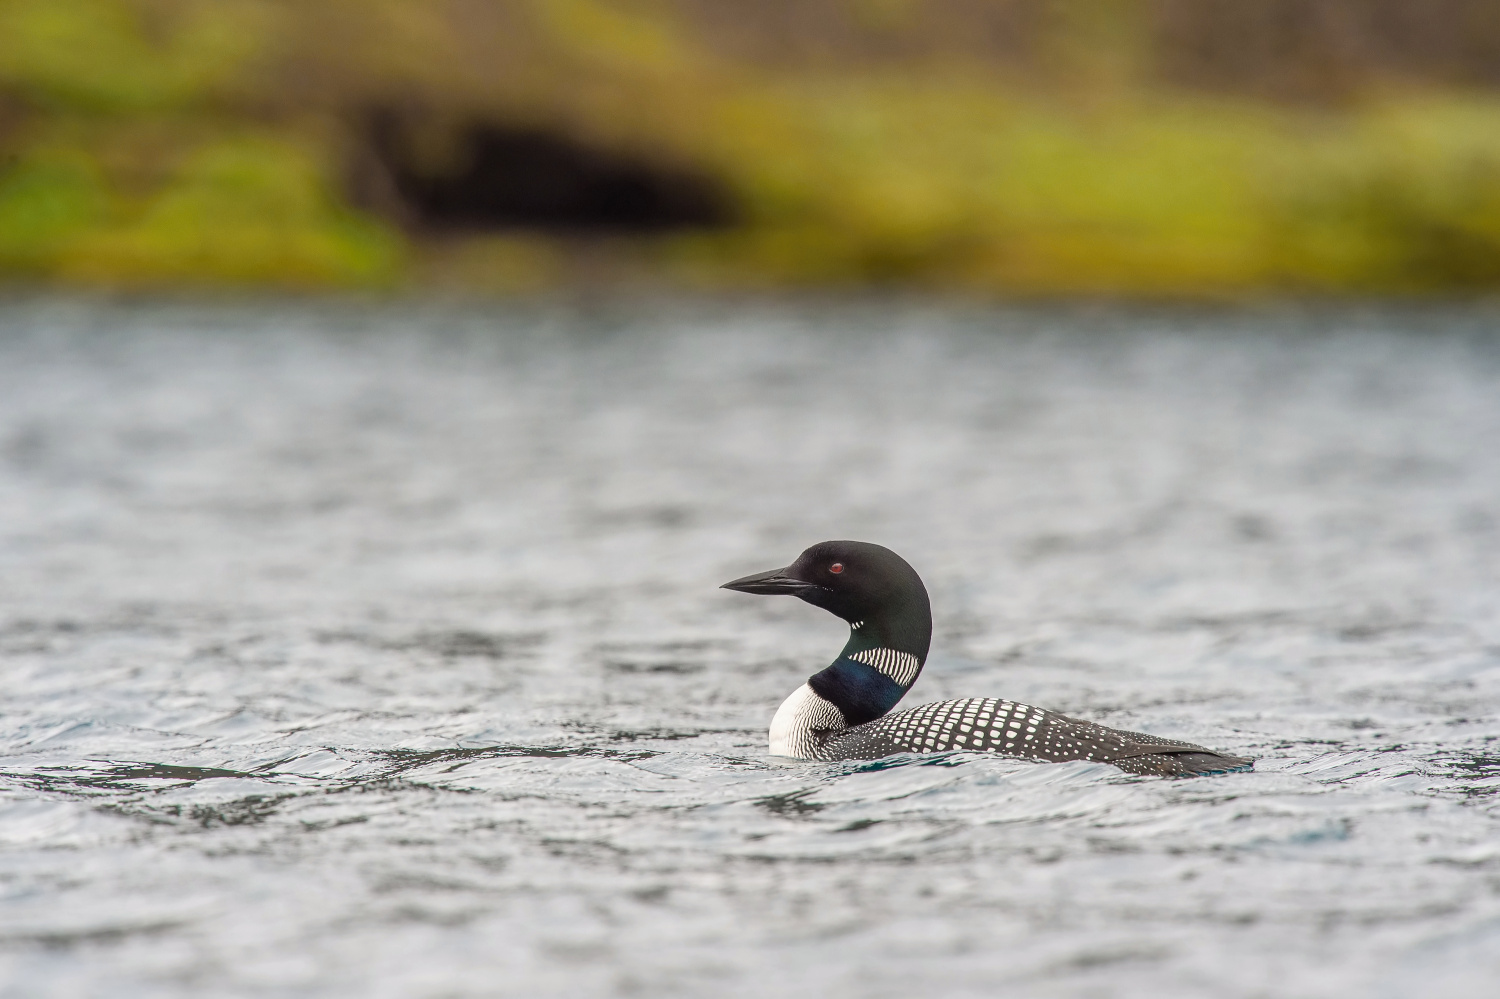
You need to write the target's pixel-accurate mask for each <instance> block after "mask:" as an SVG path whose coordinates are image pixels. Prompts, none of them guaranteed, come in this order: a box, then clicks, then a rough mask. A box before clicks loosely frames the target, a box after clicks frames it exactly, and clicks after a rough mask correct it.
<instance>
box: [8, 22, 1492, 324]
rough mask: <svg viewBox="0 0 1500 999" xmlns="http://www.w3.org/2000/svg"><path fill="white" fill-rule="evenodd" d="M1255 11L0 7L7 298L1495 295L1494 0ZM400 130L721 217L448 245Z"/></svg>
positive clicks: (466, 239)
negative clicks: (254, 291)
mask: <svg viewBox="0 0 1500 999" xmlns="http://www.w3.org/2000/svg"><path fill="white" fill-rule="evenodd" d="M1246 6H1247V5H1244V4H1241V3H1221V2H1217V0H1198V2H1196V3H1185V2H1183V0H1154V2H1153V0H1075V2H1071V3H1056V2H1046V0H1011V2H1006V0H992V2H988V3H986V2H981V0H970V2H963V0H947V2H929V3H922V4H918V3H916V2H914V0H801V2H800V3H792V2H790V0H758V2H756V3H749V2H744V0H701V2H693V0H510V2H502V0H496V2H492V3H488V4H483V3H460V2H457V0H451V2H439V0H0V157H3V158H0V276H3V277H8V278H10V279H11V280H14V281H30V282H61V283H72V284H85V285H95V286H103V287H129V288H137V287H178V286H184V285H188V286H191V285H208V286H224V285H248V286H266V287H291V288H299V287H301V288H320V287H376V288H391V287H421V286H427V285H445V284H446V285H457V286H462V287H476V288H496V289H515V288H534V287H542V286H546V285H548V284H551V283H556V282H566V281H570V280H646V281H656V282H666V283H670V284H673V285H679V286H694V287H746V286H761V287H784V286H796V285H803V286H828V285H866V284H902V285H910V286H918V287H931V288H942V289H962V290H980V291H995V292H1001V293H1011V294H1049V295H1050V294H1073V293H1097V294H1126V295H1152V296H1169V297H1178V296H1239V295H1245V294H1250V293H1258V292H1265V291H1276V292H1293V293H1307V292H1312V293H1317V292H1333V293H1432V292H1452V291H1462V290H1482V289H1493V288H1495V287H1500V91H1497V90H1496V89H1495V85H1496V83H1497V80H1494V79H1490V78H1488V77H1487V76H1486V73H1487V72H1488V71H1490V68H1491V67H1500V61H1497V59H1496V57H1497V56H1500V12H1495V13H1490V12H1489V11H1490V9H1491V8H1494V7H1495V5H1494V4H1493V3H1492V2H1491V3H1488V4H1486V3H1481V2H1466V0H1441V2H1439V0H1434V4H1433V5H1432V6H1429V5H1426V4H1422V5H1412V4H1409V3H1407V4H1406V7H1407V8H1410V9H1412V10H1415V9H1418V8H1420V9H1421V10H1422V12H1423V13H1422V16H1423V17H1424V18H1426V19H1428V20H1431V21H1433V22H1437V21H1442V24H1441V25H1438V24H1435V23H1434V24H1429V23H1428V20H1420V21H1410V16H1411V15H1410V11H1408V12H1407V13H1405V14H1403V13H1402V10H1401V8H1400V6H1399V4H1398V5H1393V4H1391V3H1387V2H1384V0H1347V2H1345V3H1342V4H1341V3H1338V2H1334V0H1323V2H1320V3H1312V2H1304V3H1301V4H1300V6H1299V5H1298V4H1297V3H1290V4H1289V3H1283V2H1279V0H1278V2H1272V0H1266V2H1265V3H1264V4H1263V5H1260V11H1261V13H1262V14H1264V15H1265V17H1264V18H1263V19H1261V20H1257V19H1256V18H1257V16H1259V15H1257V14H1256V13H1255V12H1253V11H1250V12H1247V10H1246ZM1248 6H1250V7H1256V6H1257V5H1248ZM1314 8H1316V9H1317V10H1322V11H1323V12H1324V13H1325V14H1326V13H1327V12H1328V11H1329V10H1332V9H1335V8H1337V10H1335V13H1337V12H1338V11H1343V13H1344V15H1345V16H1344V17H1343V20H1339V19H1338V18H1330V17H1323V19H1322V20H1318V19H1317V18H1313V19H1307V17H1305V16H1304V15H1305V14H1306V11H1308V10H1313V9H1314ZM1439 8H1441V9H1439ZM1299 11H1301V13H1299ZM1351 12H1352V13H1351ZM1377 15H1378V16H1377ZM1298 17H1303V20H1301V21H1298V20H1297V18H1298ZM1402 17H1407V18H1408V20H1405V21H1403V20H1402ZM1278 18H1279V20H1278ZM1361 18H1363V20H1361ZM1382 18H1384V20H1382ZM1288 19H1290V20H1288ZM1288 24H1290V25H1291V27H1290V28H1288V27H1287V25H1288ZM1350 25H1354V27H1350ZM1351 39H1352V40H1351ZM1495 71H1497V72H1500V68H1497V69H1495ZM391 109H395V111H397V112H399V113H400V114H401V115H402V116H403V118H404V120H407V121H410V122H413V123H415V125H414V128H415V130H416V132H417V133H419V135H418V137H419V138H420V139H421V141H422V142H424V143H425V144H426V145H425V146H424V148H427V149H428V150H429V151H430V155H431V156H433V157H436V158H437V159H438V160H442V159H443V158H444V157H447V158H448V159H453V158H455V157H458V158H461V157H462V155H463V152H462V143H461V141H459V140H460V138H461V136H462V135H463V130H464V129H465V128H469V127H472V126H473V125H474V124H475V123H491V124H501V125H511V126H515V127H527V128H544V129H547V130H550V131H553V132H556V133H558V134H560V135H565V136H568V137H570V138H571V139H573V140H576V141H579V142H584V143H589V144H592V145H594V146H597V147H598V148H601V149H608V150H611V151H614V152H616V153H618V154H622V155H632V156H635V157H638V158H640V159H641V160H642V161H645V162H660V163H662V164H664V165H670V166H674V167H681V166H687V167H690V168H692V169H694V170H696V171H699V172H701V173H703V174H705V175H707V176H710V177H712V178H715V179H716V180H717V181H718V182H719V183H721V184H723V185H724V186H725V188H726V189H727V190H728V191H729V192H731V194H732V196H733V198H734V199H735V202H736V204H737V214H736V222H735V224H733V225H729V226H724V227H718V228H700V229H685V230H681V231H664V232H660V233H655V234H637V235H628V234H627V235H618V234H617V235H609V236H599V235H597V234H595V235H592V236H587V235H581V234H578V233H569V232H546V231H538V230H520V229H516V230H500V231H489V232H479V231H468V232H455V231H439V230H436V229H434V228H432V227H430V226H424V225H423V224H422V222H421V220H420V219H418V218H414V217H413V216H412V213H411V212H410V211H408V210H406V209H405V208H404V207H403V205H402V203H401V199H400V197H399V196H396V195H393V194H392V189H391V185H390V183H389V178H388V177H386V176H384V174H383V173H382V171H383V170H385V169H386V168H385V165H383V164H382V163H381V162H379V160H378V157H376V156H375V155H374V153H373V152H372V151H371V148H370V137H369V122H370V120H371V115H372V114H374V113H376V112H379V111H390V110H391Z"/></svg>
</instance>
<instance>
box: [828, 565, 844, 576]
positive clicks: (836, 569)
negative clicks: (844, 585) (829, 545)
mask: <svg viewBox="0 0 1500 999" xmlns="http://www.w3.org/2000/svg"><path fill="white" fill-rule="evenodd" d="M828 571H829V572H831V573H833V574H834V575H838V574H839V573H841V572H843V571H844V563H842V562H835V563H833V565H830V566H829V567H828Z"/></svg>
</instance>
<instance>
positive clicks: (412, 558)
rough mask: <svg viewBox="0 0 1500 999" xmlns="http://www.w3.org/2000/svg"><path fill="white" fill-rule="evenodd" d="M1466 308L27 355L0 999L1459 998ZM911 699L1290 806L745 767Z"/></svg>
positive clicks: (1470, 336)
mask: <svg viewBox="0 0 1500 999" xmlns="http://www.w3.org/2000/svg"><path fill="white" fill-rule="evenodd" d="M1494 319H1495V317H1494V316H1493V314H1489V313H1485V312H1483V311H1479V310H1465V311H1450V312H1438V311H1428V312H1407V313H1400V312H1378V311H1372V312H1358V311H1354V310H1350V311H1345V312H1340V313H1336V314H1333V313H1330V314H1321V315H1317V314H1310V315H1301V314H1264V315H1200V316H1148V315H1135V316H1118V315H1110V314H1107V313H1097V314H1073V313H1066V312H1060V311H1059V312H1046V311H1041V312H986V311H981V310H967V311H966V310H962V309H951V310H946V311H944V310H938V309H928V308H920V307H913V306H898V307H890V306H889V305H888V304H883V305H878V306H861V305H857V304H850V305H844V306H826V307H815V306H804V307H798V308H792V307H769V306H767V307H749V308H747V307H740V308H735V309H728V308H724V307H709V306H673V307H666V306H658V307H647V306H638V307H634V308H631V309H618V310H612V309H606V308H594V309H591V310H578V309H563V308H556V309H533V310H529V311H528V310H515V309H506V308H499V307H496V308H491V309H472V310H465V309H460V308H446V309H444V308H419V307H415V306H402V307H394V308H388V309H385V310H381V311H376V310H373V309H363V308H360V307H355V306H348V307H334V306H314V305H290V306H285V307H266V306H262V307H258V308H250V307H243V308H236V307H228V306H226V307H222V308H213V309H209V308H193V307H186V306H174V307H146V306H105V305H87V304H77V303H69V302H56V301H41V302H30V303H16V304H11V305H9V306H6V307H5V308H4V309H3V310H0V594H3V604H0V664H3V670H4V672H3V677H4V682H5V690H6V698H5V701H4V703H3V708H0V740H3V755H0V995H5V996H11V995H14V996H27V997H31V996H110V997H116V996H133V995H139V996H153V997H155V996H177V995H181V996H199V995H206V994H212V995H257V996H259V995H275V996H347V995H360V996H372V997H381V996H390V997H409V996H470V995H472V996H492V995H517V996H528V997H529V996H548V995H557V996H570V997H571V996H594V995H597V996H613V995H649V996H665V995H714V996H764V995H767V994H773V993H774V992H776V991H777V990H781V991H785V992H788V993H790V994H796V995H806V994H814V993H817V994H823V995H830V996H846V995H847V996H861V997H864V996H906V995H909V994H926V995H943V996H992V995H995V994H997V989H1002V988H1004V989H1009V990H1019V991H1020V992H1023V993H1024V994H1026V995H1035V996H1049V995H1055V996H1084V995H1145V994H1151V995H1153V996H1200V995H1215V996H1259V995H1278V996H1281V995H1287V996H1346V995H1353V994H1358V995H1371V996H1393V997H1394V996H1409V995H1439V994H1441V995H1445V996H1480V995H1487V994H1488V993H1489V991H1490V989H1491V988H1492V983H1493V981H1494V977H1495V975H1496V973H1497V971H1500V959H1497V957H1496V955H1497V954H1500V835H1497V833H1500V829H1497V824H1496V823H1497V818H1500V813H1497V812H1496V806H1495V803H1496V801H1497V798H1496V796H1495V791H1496V789H1497V788H1500V757H1497V756H1496V753H1495V746H1496V740H1497V739H1500V718H1497V694H1500V614H1497V613H1496V612H1497V610H1500V498H1497V497H1500V448H1496V447H1495V445H1494V442H1495V441H1496V440H1500V341H1497V339H1496V338H1495V337H1494V336H1493V335H1492V328H1493V325H1494ZM825 537H855V538H863V539H868V540H873V541H880V542H883V543H885V544H888V545H890V546H891V547H893V548H895V549H896V550H898V551H900V552H901V553H903V554H904V555H906V556H907V557H908V558H909V559H910V560H911V561H912V562H913V563H914V564H915V565H916V566H917V567H918V568H919V570H921V571H922V572H923V574H924V577H925V578H926V580H927V582H928V585H929V588H930V589H931V591H932V594H933V603H934V610H935V613H936V616H937V636H936V640H935V643H934V656H933V658H932V660H931V661H930V664H929V666H928V669H927V672H926V673H925V674H924V676H923V677H922V679H921V680H920V681H919V682H918V684H917V687H916V688H915V689H914V690H913V692H912V694H911V695H910V697H909V702H910V703H917V702H920V701H923V700H932V699H937V698H942V697H952V696H967V695H981V694H988V695H1003V696H1007V697H1015V698H1019V699H1023V700H1027V701H1030V702H1032V703H1037V704H1041V705H1045V706H1048V707H1053V708H1057V709H1060V710H1064V711H1067V712H1069V713H1073V714H1077V715H1082V716H1084V717H1088V718H1093V719H1097V720H1100V721H1103V722H1105V723H1107V724H1111V725H1116V726H1120V727H1126V728H1132V729H1139V730H1144V731H1150V732H1156V733H1159V734H1162V735H1167V736H1173V737H1178V738H1184V739H1188V740H1192V741H1195V742H1201V743H1204V744H1207V745H1211V746H1214V747H1216V748H1220V749H1223V750H1226V751H1229V752H1234V753H1241V754H1246V755H1253V756H1257V757H1259V758H1260V762H1259V763H1258V764H1257V767H1256V769H1255V771H1254V772H1252V773H1246V774H1234V775H1230V776H1226V777H1222V778H1212V779H1200V780H1191V781H1164V780H1157V779H1148V778H1139V777H1131V776H1127V775H1123V774H1121V773H1120V772H1119V771H1117V770H1114V769H1113V768H1111V767H1108V766H1103V765H1099V764H1091V763H1081V762H1080V763H1067V764H1057V765H1049V766H1035V765H1030V764H1024V763H1018V762H1014V761H1008V760H1002V759H995V758H989V757H983V756H976V755H973V754H963V753H954V754H946V755H943V756H939V757H929V758H922V757H898V758H893V759H891V760H885V761H878V762H873V763H854V762H848V763H838V764H804V763H795V762H790V761H780V760H774V759H771V758H769V757H767V755H766V753H765V726H766V724H767V722H768V720H769V718H770V716H771V713H772V711H773V710H774V708H775V707H776V705H777V704H778V703H780V701H781V699H782V698H783V697H784V696H785V695H786V694H787V693H788V692H789V691H790V690H791V689H792V688H793V687H795V686H796V685H797V684H798V683H799V682H800V681H801V680H802V679H803V678H804V677H805V676H806V675H807V674H808V673H809V672H811V671H812V670H814V669H816V668H818V667H820V666H821V665H823V664H825V663H826V661H827V659H828V658H829V657H830V656H831V655H832V654H833V653H834V652H835V651H836V650H837V649H838V647H839V646H840V645H841V644H842V641H843V636H842V635H841V634H840V632H839V628H838V624H837V622H835V621H833V620H832V619H831V618H828V617H827V615H823V614H820V613H819V612H817V611H815V610H813V609H811V608H807V607H805V606H802V605H800V604H795V602H792V601H772V600H762V601H743V600H736V599H733V595H728V594H724V593H722V592H720V591H719V590H717V589H716V587H717V584H718V583H720V582H722V581H723V580H724V579H728V578H732V577H733V576H736V575H741V574H743V573H744V572H748V571H751V570H754V569H758V568H762V567H764V566H765V565H768V564H776V560H777V559H788V558H790V557H791V556H792V555H795V553H796V552H798V551H800V550H801V549H802V548H803V547H804V546H805V545H807V544H809V543H811V542H813V541H817V540H820V539H822V538H825Z"/></svg>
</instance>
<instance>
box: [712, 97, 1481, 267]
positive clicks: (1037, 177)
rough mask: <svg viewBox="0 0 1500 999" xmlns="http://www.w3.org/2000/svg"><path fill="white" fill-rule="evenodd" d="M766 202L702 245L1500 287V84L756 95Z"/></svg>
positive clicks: (735, 260)
mask: <svg viewBox="0 0 1500 999" xmlns="http://www.w3.org/2000/svg"><path fill="white" fill-rule="evenodd" d="M714 144H715V145H716V147H717V151H718V154H719V156H720V157H721V162H722V163H723V166H724V169H725V170H726V171H728V172H730V173H731V174H732V175H734V176H735V177H736V178H737V179H738V181H739V184H740V187H741V190H742V191H743V192H744V194H745V200H746V203H747V204H748V205H749V206H750V207H751V211H752V213H753V215H752V224H751V225H750V226H748V227H746V229H745V230H744V231H743V232H738V233H732V234H729V235H727V236H721V237H702V238H698V239H695V240H693V241H691V244H690V247H688V248H685V249H684V253H683V256H684V258H685V259H686V261H687V262H688V263H693V262H695V261H696V260H698V259H700V258H701V259H702V260H706V261H716V262H718V263H719V264H720V266H721V267H723V268H726V269H727V270H729V271H730V272H731V273H733V272H735V271H737V270H742V269H743V270H747V271H749V272H759V273H761V274H763V275H765V276H767V277H769V278H771V279H774V280H777V281H815V282H816V281H868V280H884V279H900V280H904V281H914V282H920V283H926V284H936V285H941V286H958V287H970V288H996V289H1007V290H1014V291H1024V292H1034V293H1035V292H1040V293H1054V292H1056V293H1061V292H1075V291H1085V292H1124V293H1148V294H1183V293H1187V294H1220V293H1238V292H1244V291H1250V290H1256V289H1290V290H1331V291H1424V290H1439V289H1444V288H1459V287H1475V286H1484V285H1495V284H1500V101H1495V100H1493V99H1487V100H1471V101H1461V100H1459V99H1456V98H1447V99H1441V100H1437V99H1434V100H1427V101H1415V100H1413V101H1407V102H1398V101H1388V102H1384V103H1381V104H1378V105H1372V106H1369V107H1366V108H1364V109H1363V110H1359V111H1346V112H1343V113H1339V114H1331V113H1327V112H1315V111H1308V110H1302V111H1291V110H1285V109H1282V110H1278V111H1273V110H1271V109H1268V108H1265V107H1260V106H1256V105H1252V104H1248V103H1245V102H1233V101H1228V100H1219V101H1205V100H1202V99H1197V100H1188V99H1185V98H1182V97H1170V96H1166V95H1156V96H1154V97H1152V96H1142V95H1135V96H1124V97H1121V98H1118V99H1116V100H1114V101H1111V102H1109V103H1106V104H1099V105H1095V106H1093V107H1091V108H1088V109H1079V108H1077V107H1070V106H1066V105H1060V104H1057V103H1044V102H1041V101H1037V100H1030V101H1021V100H1018V99H1013V98H1009V97H1007V96H1006V95H1005V93H1004V92H1003V91H998V90H996V89H989V88H983V87H975V86H972V85H964V84H960V83H952V84H949V85H946V86H943V85H928V86H925V87H922V88H915V89H914V88H910V87H897V86H878V85H873V84H868V83H866V84H864V85H855V86H851V85H848V84H844V85H836V84H835V85H823V86H815V87H811V88H808V89H807V90H804V91H801V92H794V93H790V94H779V95H775V96H774V97H769V98H768V97H767V96H765V95H754V96H752V97H750V98H747V99H745V100H742V101H740V102H738V103H733V104H731V105H729V106H728V107H726V108H725V109H724V110H723V112H722V117H721V118H720V120H719V121H718V122H717V135H716V136H715V139H714Z"/></svg>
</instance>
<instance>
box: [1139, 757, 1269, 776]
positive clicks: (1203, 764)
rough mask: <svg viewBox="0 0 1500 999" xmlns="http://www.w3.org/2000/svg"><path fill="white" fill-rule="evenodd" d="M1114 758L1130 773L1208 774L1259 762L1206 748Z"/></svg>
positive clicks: (1245, 766)
mask: <svg viewBox="0 0 1500 999" xmlns="http://www.w3.org/2000/svg"><path fill="white" fill-rule="evenodd" d="M1110 762H1111V763H1113V764H1114V765H1115V766H1117V767H1119V768H1120V769H1121V770H1124V771H1126V772H1127V773H1133V774H1148V775H1157V776H1162V777H1207V776H1209V775H1211V774H1230V773H1236V772H1238V771H1241V770H1249V769H1251V768H1252V767H1254V766H1255V761H1254V760H1250V759H1246V758H1244V757H1242V756H1224V755H1222V754H1220V753H1210V752H1206V751H1200V752H1181V751H1179V752H1166V753H1150V754H1146V755H1142V756H1127V757H1125V758H1123V759H1117V760H1111V761H1110Z"/></svg>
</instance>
